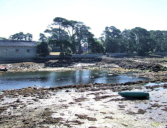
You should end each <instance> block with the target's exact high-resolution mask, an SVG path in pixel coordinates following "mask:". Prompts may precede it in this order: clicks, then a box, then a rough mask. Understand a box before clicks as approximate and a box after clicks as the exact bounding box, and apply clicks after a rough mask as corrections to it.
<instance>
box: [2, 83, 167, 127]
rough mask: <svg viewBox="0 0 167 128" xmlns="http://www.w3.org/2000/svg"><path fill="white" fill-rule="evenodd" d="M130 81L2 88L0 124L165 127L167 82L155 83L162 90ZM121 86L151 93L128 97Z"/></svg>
mask: <svg viewBox="0 0 167 128" xmlns="http://www.w3.org/2000/svg"><path fill="white" fill-rule="evenodd" d="M141 82H142V81H140V82H139V81H138V82H137V83H141ZM132 83H133V82H132ZM132 83H128V82H127V83H122V84H121V85H115V86H114V84H113V85H112V86H109V85H105V84H85V85H84V84H82V85H73V86H64V87H62V86H59V87H50V88H37V87H28V88H24V89H14V90H4V91H1V97H0V100H1V102H0V110H1V115H0V119H1V120H0V126H1V127H4V128H5V127H37V128H38V127H39V128H40V127H44V128H54V127H58V128H66V127H81V128H85V127H86V128H91V127H94V128H103V127H106V128H111V127H121V128H122V127H156V128H157V127H159V128H163V127H165V125H167V124H166V118H167V117H166V114H165V113H166V111H167V102H166V100H165V99H167V84H165V85H161V86H157V87H163V88H164V89H163V90H162V89H157V87H155V88H151V87H147V88H146V87H141V86H138V84H137V83H136V85H134V84H133V85H132ZM126 84H127V85H126ZM121 90H124V91H126V90H127V91H128V90H134V91H136V90H140V91H142V90H143V91H146V92H149V93H150V98H149V99H144V100H137V99H136V100H127V99H125V98H123V97H121V96H120V95H118V92H119V91H121Z"/></svg>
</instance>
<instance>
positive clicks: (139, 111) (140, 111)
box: [138, 109, 146, 114]
mask: <svg viewBox="0 0 167 128" xmlns="http://www.w3.org/2000/svg"><path fill="white" fill-rule="evenodd" d="M144 113H146V110H143V109H138V114H144Z"/></svg>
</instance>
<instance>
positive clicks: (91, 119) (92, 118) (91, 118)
mask: <svg viewBox="0 0 167 128" xmlns="http://www.w3.org/2000/svg"><path fill="white" fill-rule="evenodd" d="M87 119H88V120H89V121H97V119H96V118H94V117H87Z"/></svg>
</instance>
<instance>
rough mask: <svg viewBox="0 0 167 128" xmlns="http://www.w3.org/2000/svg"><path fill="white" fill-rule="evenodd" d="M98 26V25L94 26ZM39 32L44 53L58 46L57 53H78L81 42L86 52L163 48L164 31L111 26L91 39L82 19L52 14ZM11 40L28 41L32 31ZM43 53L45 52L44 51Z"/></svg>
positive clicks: (145, 51) (140, 51)
mask: <svg viewBox="0 0 167 128" xmlns="http://www.w3.org/2000/svg"><path fill="white" fill-rule="evenodd" d="M97 27H98V26H97ZM44 32H45V33H49V34H50V36H46V35H45V34H43V33H40V38H39V45H40V46H39V47H38V48H39V50H38V51H40V52H43V53H44V55H47V54H48V53H49V51H48V50H50V48H49V46H51V47H52V46H56V47H60V51H61V55H62V56H63V55H71V54H75V53H78V54H81V53H82V52H83V51H82V45H83V44H85V43H86V44H87V45H88V53H106V52H110V53H118V52H119V53H138V54H139V55H146V54H152V53H154V52H166V51H167V31H160V30H156V31H147V30H146V29H144V28H141V27H136V28H133V29H131V30H126V29H125V30H124V31H122V32H121V31H120V30H119V29H117V28H116V27H114V26H110V27H106V28H105V30H104V31H103V32H102V34H101V37H99V38H95V37H94V35H93V33H91V32H90V27H88V26H86V25H85V24H84V23H83V22H78V21H74V20H67V19H65V18H61V17H56V18H54V19H53V23H51V24H50V25H49V27H48V28H47V29H46V30H45V31H44ZM10 39H13V40H32V34H29V33H27V34H24V33H23V32H20V33H16V34H14V35H12V36H10ZM45 53H46V54H45Z"/></svg>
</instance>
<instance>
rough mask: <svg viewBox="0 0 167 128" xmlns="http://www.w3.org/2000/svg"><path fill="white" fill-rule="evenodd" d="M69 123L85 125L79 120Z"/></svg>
mask: <svg viewBox="0 0 167 128" xmlns="http://www.w3.org/2000/svg"><path fill="white" fill-rule="evenodd" d="M68 122H72V123H75V125H80V124H84V122H81V121H79V120H73V121H68Z"/></svg>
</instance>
